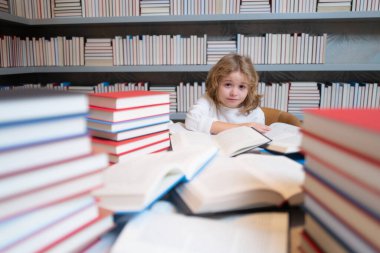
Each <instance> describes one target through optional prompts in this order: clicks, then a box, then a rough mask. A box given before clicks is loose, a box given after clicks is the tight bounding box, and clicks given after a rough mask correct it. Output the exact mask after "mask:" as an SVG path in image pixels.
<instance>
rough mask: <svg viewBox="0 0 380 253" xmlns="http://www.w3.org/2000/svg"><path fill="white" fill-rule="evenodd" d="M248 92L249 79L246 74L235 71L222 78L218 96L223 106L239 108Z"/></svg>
mask: <svg viewBox="0 0 380 253" xmlns="http://www.w3.org/2000/svg"><path fill="white" fill-rule="evenodd" d="M247 94H248V81H247V78H246V76H245V75H244V74H242V73H241V72H240V71H235V72H232V73H231V74H229V75H228V76H226V77H224V78H222V80H220V82H219V86H218V98H219V101H220V102H221V103H222V105H223V106H225V107H229V108H238V107H240V105H241V103H243V101H244V99H245V98H246V97H247Z"/></svg>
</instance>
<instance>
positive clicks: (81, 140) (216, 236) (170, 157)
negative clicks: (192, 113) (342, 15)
mask: <svg viewBox="0 0 380 253" xmlns="http://www.w3.org/2000/svg"><path fill="white" fill-rule="evenodd" d="M0 96H1V97H2V99H0V104H1V107H0V108H1V110H2V111H3V112H4V113H2V115H4V118H3V121H2V123H1V125H0V127H1V130H2V131H0V133H1V135H0V139H1V140H2V142H1V144H0V158H1V160H2V171H1V173H0V180H1V184H0V186H1V196H0V203H1V204H2V206H3V207H4V208H2V209H1V211H0V225H1V226H0V229H1V230H2V231H3V233H2V235H3V236H4V238H3V237H2V241H1V243H0V250H1V251H11V252H20V251H30V250H33V251H48V250H50V251H54V250H55V251H61V252H73V251H82V250H83V249H85V248H88V247H89V245H93V244H94V242H96V241H97V240H99V238H100V237H101V236H102V235H104V234H105V233H106V232H107V231H109V230H110V229H112V228H113V226H114V222H113V219H112V217H113V215H116V216H118V217H126V219H128V222H127V223H126V225H125V227H124V228H123V231H122V232H121V233H120V235H119V236H118V237H117V238H116V242H115V244H114V245H113V246H110V247H111V252H125V251H126V250H129V251H133V252H141V250H143V249H145V250H146V249H150V248H149V247H153V248H152V250H153V249H155V250H157V248H160V249H162V250H164V251H165V250H167V249H169V248H171V249H173V247H174V248H175V249H178V248H177V247H182V249H183V247H184V245H185V243H186V242H189V241H188V240H189V238H187V237H185V234H186V235H188V234H189V233H179V232H178V231H180V229H184V228H186V231H195V232H194V235H193V233H192V234H191V235H192V236H198V235H201V234H202V233H201V231H208V232H209V233H208V236H207V237H206V238H207V240H204V239H202V238H203V237H204V236H199V238H198V237H196V238H197V240H198V239H199V240H201V241H202V240H203V241H202V242H204V243H202V245H201V246H200V248H198V246H196V245H199V244H195V243H191V246H189V245H188V246H186V247H195V248H190V249H191V250H193V251H195V252H209V251H210V249H211V250H212V251H213V252H227V251H226V250H230V249H231V247H227V246H226V245H225V244H223V243H222V242H223V241H226V242H228V240H222V242H221V241H220V238H226V236H232V235H233V234H231V231H232V232H233V233H236V234H237V233H239V238H241V240H242V241H241V243H238V244H237V245H236V246H234V247H240V248H234V251H236V252H252V250H253V249H257V250H258V251H259V252H287V248H288V247H287V242H288V238H287V236H288V222H287V221H288V216H287V214H286V213H281V212H280V213H279V212H278V211H279V210H281V209H279V208H280V207H288V206H293V205H294V206H299V205H302V204H304V206H305V209H306V223H305V229H304V231H303V234H302V238H303V239H302V242H301V248H302V250H303V251H304V252H315V251H312V249H315V248H318V247H319V248H321V249H323V250H324V251H326V252H332V251H333V252H335V249H338V250H339V252H340V251H344V250H348V251H357V252H374V251H375V252H376V251H379V249H380V245H379V242H378V241H377V239H376V238H377V237H376V235H377V234H378V233H377V232H378V231H380V222H379V221H380V219H379V216H380V215H379V213H380V212H379V207H378V203H379V196H380V194H379V187H378V180H379V178H380V175H378V174H379V173H378V172H379V168H380V157H379V153H378V150H379V148H380V146H379V144H380V140H379V136H380V135H379V133H380V125H379V123H380V122H379V120H378V119H380V115H379V113H380V111H379V110H378V109H377V110H374V109H372V110H348V109H346V110H317V111H308V112H307V113H306V116H305V120H304V125H303V127H302V130H301V131H302V132H300V128H298V127H296V126H292V125H288V124H283V123H273V124H271V131H270V132H268V133H266V134H261V133H259V132H258V131H255V130H253V129H252V128H249V127H237V128H232V129H229V130H226V131H223V132H221V133H219V134H217V135H209V134H205V133H200V132H192V131H188V130H186V129H185V128H183V127H181V124H169V104H170V96H169V94H168V93H167V92H157V91H143V90H137V91H124V92H108V93H93V94H89V95H88V97H87V96H85V95H84V94H78V93H71V92H67V91H54V90H49V89H28V90H12V91H7V92H2V93H0ZM52 105H54V106H52ZM88 105H90V107H89V108H88ZM24 108H29V110H28V111H25V110H24ZM88 109H89V114H88V115H87V112H88ZM86 115H87V117H86ZM174 126H175V127H174ZM47 129H49V131H47ZM87 130H89V132H90V134H91V135H92V138H91V139H90V137H89V136H88V135H87V134H86V132H87ZM169 131H170V132H171V134H170V135H169ZM26 132H27V133H28V134H27V135H26V134H25V133H26ZM284 133H286V134H284ZM301 137H302V138H301ZM256 147H261V148H260V149H259V150H262V149H264V150H267V151H265V154H266V155H263V154H257V153H255V152H253V153H249V152H248V153H247V151H249V150H251V149H253V148H256ZM92 148H94V149H95V151H96V152H94V153H93V152H91V150H92ZM169 148H171V151H167V150H168V149H169ZM300 148H302V149H303V151H304V153H305V154H306V166H305V167H306V168H305V169H304V168H303V165H302V164H301V163H299V162H297V161H295V160H293V159H290V158H289V157H287V156H283V155H270V154H272V153H267V152H276V153H273V154H297V153H298V152H299V151H300ZM41 153H42V154H44V155H43V156H41V155H40V154H41ZM108 162H111V164H112V165H111V166H109V167H107V166H108ZM105 167H107V169H104V168H105ZM358 168H360V170H358ZM42 175H43V176H42ZM47 175H48V176H47ZM164 196H165V197H168V200H170V201H171V202H172V203H173V204H174V205H175V207H176V208H178V210H181V212H182V213H183V212H184V213H188V214H192V215H193V216H194V215H202V216H204V215H207V214H208V215H211V214H220V213H228V212H234V211H238V210H251V209H253V210H256V209H257V208H267V207H272V208H274V210H276V212H275V213H266V214H263V213H261V214H260V213H258V214H252V215H253V216H252V215H249V216H238V219H236V218H233V220H235V221H239V222H238V223H224V221H222V220H215V219H207V218H200V217H193V216H184V215H182V214H180V213H173V212H171V213H167V212H166V213H163V211H162V210H156V211H155V210H154V208H158V207H156V206H155V205H154V204H155V203H157V201H159V200H160V199H162V198H163V197H164ZM326 196H327V197H326ZM95 198H96V201H95ZM157 204H159V203H157ZM285 210H287V209H285ZM112 214H113V215H112ZM263 215H264V216H263ZM116 216H114V217H116ZM254 217H256V218H254ZM352 217H356V219H352ZM227 218H228V216H227ZM241 218H243V220H241ZM251 219H262V220H261V221H262V223H261V225H260V224H259V223H257V221H256V222H253V221H252V220H251ZM31 220H32V221H33V222H32V223H31V222H30V221H31ZM116 221H117V220H116ZM273 222H275V223H273ZM270 224H272V225H270ZM273 224H276V225H275V226H274V225H273ZM168 228H169V231H171V232H169V231H168ZM170 228H172V229H170ZM147 231H149V233H147ZM196 231H198V232H196ZM168 233H170V235H171V236H167V235H168ZM149 235H154V236H155V237H154V238H156V240H153V242H151V241H150V240H152V239H153V238H152V237H149ZM161 235H162V237H161ZM164 235H165V236H164ZM157 236H158V237H157ZM173 236H174V238H176V240H175V245H173V240H174V239H173ZM149 238H150V239H149ZM157 238H159V239H157ZM228 238H229V237H228ZM253 238H260V240H259V241H257V240H255V239H253ZM248 239H249V240H248ZM194 240H195V239H194ZM215 240H217V241H215ZM239 240H240V239H239ZM263 241H265V242H267V243H265V244H264V243H262V242H263ZM147 242H149V243H150V244H146V243H147ZM243 242H244V243H243ZM247 242H249V243H247ZM258 242H261V243H258ZM228 243H229V242H228ZM187 244H189V243H187ZM152 245H153V246H152ZM219 245H223V246H221V248H220V247H219ZM273 245H276V247H273ZM206 246H207V247H206ZM230 246H231V245H230ZM228 252H229V251H228Z"/></svg>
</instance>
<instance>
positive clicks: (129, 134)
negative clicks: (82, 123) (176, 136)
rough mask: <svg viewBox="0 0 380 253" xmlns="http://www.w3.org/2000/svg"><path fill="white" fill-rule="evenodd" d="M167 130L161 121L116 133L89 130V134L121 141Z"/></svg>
mask: <svg viewBox="0 0 380 253" xmlns="http://www.w3.org/2000/svg"><path fill="white" fill-rule="evenodd" d="M165 130H168V123H161V124H156V125H150V126H144V127H140V128H135V129H130V130H126V131H122V132H117V133H109V132H105V131H98V130H90V134H91V135H92V136H95V137H100V138H104V139H109V140H114V141H122V140H127V139H131V138H135V137H139V136H143V135H147V134H153V133H157V132H161V131H165Z"/></svg>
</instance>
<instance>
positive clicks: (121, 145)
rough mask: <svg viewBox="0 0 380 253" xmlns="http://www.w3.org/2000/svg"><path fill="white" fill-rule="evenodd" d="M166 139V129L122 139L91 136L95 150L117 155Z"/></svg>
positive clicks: (167, 132) (167, 134)
mask: <svg viewBox="0 0 380 253" xmlns="http://www.w3.org/2000/svg"><path fill="white" fill-rule="evenodd" d="M168 139H169V131H168V130H166V131H162V132H158V133H153V134H147V135H143V136H139V137H136V138H131V139H128V140H124V141H112V140H106V139H100V138H92V144H93V147H94V149H95V150H96V151H100V152H107V153H111V154H116V155H119V154H122V153H125V152H129V151H132V150H135V149H139V148H143V147H146V146H148V145H151V144H154V143H157V142H160V141H163V140H168Z"/></svg>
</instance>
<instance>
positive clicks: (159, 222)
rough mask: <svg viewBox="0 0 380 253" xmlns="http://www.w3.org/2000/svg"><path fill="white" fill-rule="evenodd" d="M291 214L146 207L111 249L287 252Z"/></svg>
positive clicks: (187, 252)
mask: <svg viewBox="0 0 380 253" xmlns="http://www.w3.org/2000/svg"><path fill="white" fill-rule="evenodd" d="M287 239H288V214H287V213H285V212H282V213H281V212H278V213H268V212H266V213H256V214H248V215H240V216H238V217H233V219H227V220H224V219H218V220H216V219H210V218H201V217H191V216H185V215H183V214H178V213H162V212H154V211H146V212H144V213H142V214H140V215H138V216H136V217H134V218H133V219H132V220H131V221H129V222H128V223H127V225H126V226H125V227H124V229H123V231H122V232H121V233H120V236H119V237H118V238H117V240H116V242H115V244H114V245H113V247H112V249H111V253H124V252H165V253H177V252H183V253H210V252H218V253H230V252H239V253H252V252H266V253H286V252H287Z"/></svg>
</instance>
